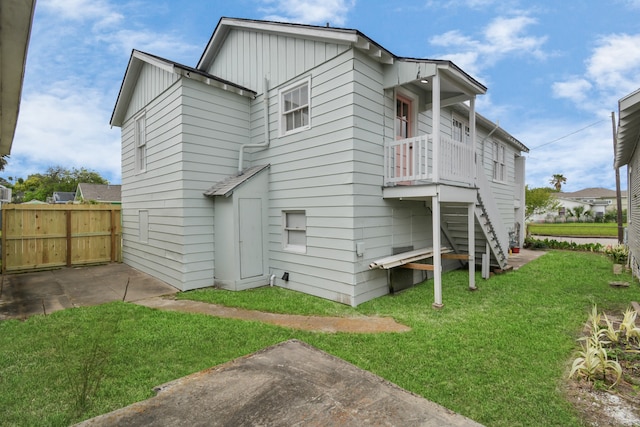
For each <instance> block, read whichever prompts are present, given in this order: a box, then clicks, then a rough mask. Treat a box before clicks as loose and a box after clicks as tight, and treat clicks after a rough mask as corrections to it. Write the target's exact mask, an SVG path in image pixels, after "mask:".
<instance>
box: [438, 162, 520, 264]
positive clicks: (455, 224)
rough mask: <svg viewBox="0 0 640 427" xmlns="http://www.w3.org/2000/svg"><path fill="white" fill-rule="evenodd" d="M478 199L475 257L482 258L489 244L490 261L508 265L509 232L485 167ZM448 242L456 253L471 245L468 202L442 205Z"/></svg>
mask: <svg viewBox="0 0 640 427" xmlns="http://www.w3.org/2000/svg"><path fill="white" fill-rule="evenodd" d="M477 187H478V190H477V202H476V206H475V221H476V236H475V243H476V244H475V259H476V262H480V260H482V255H483V254H484V253H486V247H487V244H488V246H489V253H490V257H491V258H490V264H491V265H492V266H494V267H499V268H505V267H506V266H507V262H508V254H509V234H508V232H507V230H506V228H505V226H504V225H503V222H502V219H501V218H500V212H499V210H498V207H497V205H496V203H495V201H494V199H493V198H492V197H491V190H490V184H489V181H488V180H487V178H486V176H485V173H484V170H482V169H481V167H479V168H478V171H477ZM441 215H442V218H441V220H442V232H443V234H444V237H445V239H444V240H443V244H444V245H448V246H450V247H452V248H453V250H454V252H456V253H464V252H466V251H467V247H468V234H467V206H466V205H464V204H455V203H450V204H443V205H442V208H441Z"/></svg>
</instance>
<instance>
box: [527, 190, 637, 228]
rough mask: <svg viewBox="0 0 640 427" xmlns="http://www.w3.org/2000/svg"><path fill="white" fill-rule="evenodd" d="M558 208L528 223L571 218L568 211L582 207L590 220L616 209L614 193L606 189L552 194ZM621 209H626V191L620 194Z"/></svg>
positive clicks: (534, 216)
mask: <svg viewBox="0 0 640 427" xmlns="http://www.w3.org/2000/svg"><path fill="white" fill-rule="evenodd" d="M553 196H554V197H555V198H556V200H557V201H558V203H559V205H560V207H559V209H557V210H553V211H549V212H545V213H542V214H537V215H533V216H531V218H529V220H530V221H534V222H535V221H544V220H546V221H554V220H558V219H568V218H571V214H570V211H572V210H573V209H574V208H576V207H582V208H583V209H584V211H585V212H587V211H588V212H590V215H591V217H592V218H598V217H603V216H604V215H605V213H606V212H607V211H615V210H616V207H617V202H616V197H617V196H616V191H615V190H609V189H607V188H600V187H596V188H585V189H583V190H579V191H574V192H571V193H566V192H560V193H553ZM621 199H622V208H623V209H626V200H627V196H626V191H623V192H622V197H621Z"/></svg>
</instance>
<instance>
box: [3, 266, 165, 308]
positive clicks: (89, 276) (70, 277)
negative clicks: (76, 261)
mask: <svg viewBox="0 0 640 427" xmlns="http://www.w3.org/2000/svg"><path fill="white" fill-rule="evenodd" d="M176 292H178V290H177V289H176V288H174V287H173V286H169V285H168V284H166V283H164V282H163V281H161V280H158V279H156V278H154V277H152V276H150V275H148V274H145V273H142V272H140V271H138V270H136V269H135V268H131V267H129V266H128V265H126V264H115V263H114V264H106V265H96V266H88V267H76V268H60V269H57V270H49V271H38V272H34V273H22V274H5V275H3V276H2V284H1V285H0V320H5V319H22V320H24V319H26V318H27V317H29V316H33V315H36V314H50V313H53V312H54V311H58V310H63V309H65V308H72V307H81V306H90V305H99V304H104V303H107V302H111V301H123V300H124V301H136V300H139V299H144V298H150V297H155V296H160V295H171V294H175V293H176Z"/></svg>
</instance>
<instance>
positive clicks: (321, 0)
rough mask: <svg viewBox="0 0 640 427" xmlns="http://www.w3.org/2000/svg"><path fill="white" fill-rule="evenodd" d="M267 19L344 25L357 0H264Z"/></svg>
mask: <svg viewBox="0 0 640 427" xmlns="http://www.w3.org/2000/svg"><path fill="white" fill-rule="evenodd" d="M263 3H264V4H265V7H264V8H262V9H261V10H262V11H263V12H265V13H266V16H265V19H268V20H272V21H284V22H296V23H304V24H319V25H323V24H325V23H327V22H328V23H330V24H331V25H333V26H343V25H344V24H345V22H346V21H347V14H348V13H349V11H351V9H353V8H354V7H355V5H356V0H263Z"/></svg>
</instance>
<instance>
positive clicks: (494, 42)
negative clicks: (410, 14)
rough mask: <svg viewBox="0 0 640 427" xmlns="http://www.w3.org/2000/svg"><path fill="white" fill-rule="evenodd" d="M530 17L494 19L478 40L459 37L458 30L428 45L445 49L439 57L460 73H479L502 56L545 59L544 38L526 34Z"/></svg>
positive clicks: (434, 39) (437, 38)
mask: <svg viewBox="0 0 640 427" xmlns="http://www.w3.org/2000/svg"><path fill="white" fill-rule="evenodd" d="M536 23H537V21H536V20H535V19H534V18H531V17H529V16H526V15H523V14H520V15H517V16H513V17H498V18H496V19H494V20H493V21H491V22H490V23H489V24H488V25H487V26H486V27H485V28H484V29H483V30H482V33H481V37H480V38H479V39H474V38H472V37H469V36H466V35H464V34H462V33H461V32H460V31H458V30H454V31H449V32H446V33H444V34H441V35H437V36H434V37H432V38H431V39H430V43H431V44H432V45H435V46H440V47H442V48H445V49H446V50H447V52H446V53H444V54H441V55H440V56H441V57H444V58H446V59H451V60H453V61H454V62H456V60H457V61H461V63H458V62H456V64H457V65H459V66H461V67H462V68H463V69H464V70H467V71H469V72H472V73H476V74H480V73H482V71H483V70H484V69H486V68H489V67H492V66H494V65H495V64H496V63H497V62H499V61H501V60H502V59H504V58H506V57H513V56H526V57H535V58H537V59H545V58H546V57H547V56H548V54H547V53H546V52H545V51H544V50H543V45H544V44H545V42H546V41H547V38H546V37H536V36H531V35H527V34H526V31H527V29H528V28H529V27H530V26H532V25H534V24H536Z"/></svg>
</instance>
